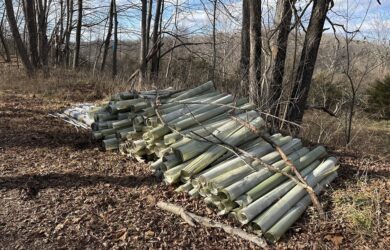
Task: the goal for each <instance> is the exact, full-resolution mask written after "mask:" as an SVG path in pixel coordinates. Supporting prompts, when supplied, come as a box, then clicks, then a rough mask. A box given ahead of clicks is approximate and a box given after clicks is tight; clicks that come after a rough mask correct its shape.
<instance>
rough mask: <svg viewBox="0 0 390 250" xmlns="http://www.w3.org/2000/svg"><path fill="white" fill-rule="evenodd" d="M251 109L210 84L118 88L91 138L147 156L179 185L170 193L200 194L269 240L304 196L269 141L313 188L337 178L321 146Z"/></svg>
mask: <svg viewBox="0 0 390 250" xmlns="http://www.w3.org/2000/svg"><path fill="white" fill-rule="evenodd" d="M254 108H255V107H254V106H253V105H252V104H250V103H249V102H248V101H247V100H246V99H245V98H242V99H235V98H234V97H233V96H232V95H229V94H225V93H220V92H218V91H217V90H216V89H215V88H214V85H213V83H212V82H207V83H205V84H202V85H200V86H198V87H196V88H193V89H190V90H184V91H175V90H173V89H165V90H153V91H145V92H140V93H128V92H126V93H120V94H118V95H116V96H114V97H113V98H112V100H111V101H110V102H108V103H107V104H106V105H104V106H102V107H100V109H97V110H94V112H93V113H91V114H92V115H93V117H94V119H95V122H94V123H93V124H92V129H93V137H94V138H95V139H97V140H102V144H103V147H104V148H105V149H106V150H113V149H119V150H120V152H121V153H123V154H125V155H127V156H130V157H133V158H135V159H137V160H140V161H141V160H147V161H148V162H150V163H151V164H150V167H151V168H152V169H153V170H154V171H155V173H156V174H157V175H160V176H162V177H163V179H164V181H165V182H166V183H168V184H176V185H179V186H178V188H177V191H181V192H188V193H189V194H190V195H191V196H193V197H202V198H204V200H205V202H206V203H208V204H211V205H213V206H215V207H217V208H218V209H219V211H220V212H219V213H220V214H229V215H231V216H232V217H234V218H235V219H236V220H237V221H239V222H240V223H242V224H250V225H251V227H252V228H254V229H260V230H261V231H262V232H263V233H264V234H265V237H266V238H267V239H269V240H270V241H276V240H278V239H279V238H280V237H281V236H282V235H283V234H284V233H285V232H286V231H287V229H288V228H289V227H290V226H291V225H292V224H293V223H294V222H295V221H296V220H297V219H298V218H299V217H300V215H301V214H302V213H303V212H304V211H305V209H306V208H307V207H308V206H309V205H310V204H311V199H310V197H309V195H308V193H307V191H306V190H305V188H304V187H302V185H299V184H297V182H296V181H294V180H293V179H290V178H288V177H287V176H286V175H285V174H284V173H288V174H291V175H294V174H293V171H292V169H291V166H289V165H288V164H287V163H286V162H285V161H284V160H283V159H282V157H281V155H280V154H279V152H277V151H276V150H275V148H274V146H273V145H271V144H270V143H269V141H272V142H273V144H274V145H277V146H278V147H280V148H281V149H282V150H283V152H284V153H285V154H286V155H287V157H288V158H289V160H290V161H291V162H292V163H293V165H294V166H295V167H296V168H297V170H298V171H299V172H300V174H301V176H302V177H304V178H305V181H306V182H307V184H308V185H310V186H311V187H313V189H314V191H315V192H316V193H319V192H320V191H321V190H322V189H323V188H324V187H325V186H326V185H327V184H328V183H330V182H331V181H332V180H333V179H334V178H336V176H337V172H336V171H337V167H336V165H337V160H336V159H335V158H333V157H329V158H327V157H326V155H327V153H326V150H325V148H324V147H322V146H318V147H316V148H314V149H309V148H306V147H304V146H303V145H302V142H301V140H300V139H296V138H292V137H291V136H283V135H281V134H272V135H270V134H269V133H268V130H267V129H266V123H265V121H264V120H263V119H262V118H261V117H260V116H259V115H258V113H257V112H256V111H255V110H254ZM254 131H257V133H254ZM259 133H260V134H261V136H259ZM264 137H266V138H267V140H268V142H267V140H264ZM270 166H272V168H270ZM275 169H276V170H275Z"/></svg>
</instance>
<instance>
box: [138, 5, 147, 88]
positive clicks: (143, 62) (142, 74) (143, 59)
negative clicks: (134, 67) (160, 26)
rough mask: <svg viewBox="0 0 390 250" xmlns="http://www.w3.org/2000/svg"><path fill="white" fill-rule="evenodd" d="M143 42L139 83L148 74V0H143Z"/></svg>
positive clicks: (141, 44)
mask: <svg viewBox="0 0 390 250" xmlns="http://www.w3.org/2000/svg"><path fill="white" fill-rule="evenodd" d="M141 2H142V7H141V43H140V55H139V78H138V82H139V84H142V83H143V81H144V80H145V75H146V54H147V51H146V44H147V36H148V34H147V32H146V28H147V27H146V25H147V24H146V12H147V2H146V0H141Z"/></svg>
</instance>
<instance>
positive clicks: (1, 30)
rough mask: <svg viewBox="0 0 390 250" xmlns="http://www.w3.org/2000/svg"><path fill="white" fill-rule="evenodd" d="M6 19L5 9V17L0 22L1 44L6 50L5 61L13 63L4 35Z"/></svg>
mask: <svg viewBox="0 0 390 250" xmlns="http://www.w3.org/2000/svg"><path fill="white" fill-rule="evenodd" d="M4 18H5V9H4V12H3V15H2V16H1V21H0V42H1V44H2V45H3V48H4V54H5V55H4V56H3V54H2V56H3V57H4V61H5V62H11V55H10V52H9V49H8V44H7V41H6V40H5V37H4V33H3V24H4Z"/></svg>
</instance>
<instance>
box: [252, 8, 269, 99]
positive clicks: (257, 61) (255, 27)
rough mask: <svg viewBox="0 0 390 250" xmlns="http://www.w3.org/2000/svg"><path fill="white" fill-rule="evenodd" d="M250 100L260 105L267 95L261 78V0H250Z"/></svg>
mask: <svg viewBox="0 0 390 250" xmlns="http://www.w3.org/2000/svg"><path fill="white" fill-rule="evenodd" d="M249 13H250V14H249V44H250V55H249V100H250V101H251V102H252V103H255V104H257V105H260V103H261V102H260V99H261V98H264V99H266V97H265V96H264V93H262V89H261V86H260V78H261V1H258V0H249Z"/></svg>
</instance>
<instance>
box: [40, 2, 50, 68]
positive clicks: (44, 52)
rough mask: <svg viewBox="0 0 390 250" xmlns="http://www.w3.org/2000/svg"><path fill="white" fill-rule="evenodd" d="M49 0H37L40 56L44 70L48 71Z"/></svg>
mask: <svg viewBox="0 0 390 250" xmlns="http://www.w3.org/2000/svg"><path fill="white" fill-rule="evenodd" d="M47 9H48V3H47V0H37V18H38V45H39V47H38V48H39V49H38V52H39V58H40V61H41V64H42V66H43V69H44V72H45V73H47V72H48V69H49V68H48V54H49V50H50V49H49V44H48V41H47V34H46V32H47Z"/></svg>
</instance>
